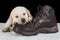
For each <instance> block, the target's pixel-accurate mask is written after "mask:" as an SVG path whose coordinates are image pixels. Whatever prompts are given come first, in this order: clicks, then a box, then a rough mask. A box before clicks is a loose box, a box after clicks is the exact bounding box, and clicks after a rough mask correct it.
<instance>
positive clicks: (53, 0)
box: [0, 0, 60, 22]
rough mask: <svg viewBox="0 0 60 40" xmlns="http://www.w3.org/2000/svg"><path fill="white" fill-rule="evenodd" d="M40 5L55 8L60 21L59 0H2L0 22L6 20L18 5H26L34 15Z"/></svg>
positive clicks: (0, 2)
mask: <svg viewBox="0 0 60 40" xmlns="http://www.w3.org/2000/svg"><path fill="white" fill-rule="evenodd" d="M38 5H41V6H43V5H50V6H52V7H53V8H54V10H55V15H56V19H57V22H60V15H59V10H58V9H59V2H58V0H1V1H0V22H6V21H7V19H8V17H9V15H10V12H11V10H12V9H13V8H14V7H16V6H25V7H26V8H27V9H29V10H30V11H31V14H32V15H33V16H34V15H35V13H36V12H37V6H38Z"/></svg>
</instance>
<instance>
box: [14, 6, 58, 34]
mask: <svg viewBox="0 0 60 40" xmlns="http://www.w3.org/2000/svg"><path fill="white" fill-rule="evenodd" d="M39 8H40V6H38V11H37V13H36V16H35V17H34V18H33V20H32V21H31V22H29V23H27V24H24V25H21V24H16V25H15V27H14V28H13V30H14V32H16V33H18V34H22V35H36V34H38V33H56V32H58V27H57V21H56V17H55V11H54V9H53V8H52V7H51V6H49V5H45V6H42V7H41V9H39Z"/></svg>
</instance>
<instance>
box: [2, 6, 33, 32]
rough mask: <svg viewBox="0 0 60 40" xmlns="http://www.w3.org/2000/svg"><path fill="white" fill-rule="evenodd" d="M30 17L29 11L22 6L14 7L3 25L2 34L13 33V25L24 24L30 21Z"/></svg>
mask: <svg viewBox="0 0 60 40" xmlns="http://www.w3.org/2000/svg"><path fill="white" fill-rule="evenodd" d="M32 18H33V17H32V15H31V14H30V11H29V10H28V9H27V8H25V7H22V6H17V7H15V8H14V9H13V10H12V11H11V13H10V16H9V18H8V20H7V22H6V24H5V27H4V28H3V30H2V31H3V32H11V31H13V27H14V25H15V24H16V23H17V24H26V23H28V22H30V21H31V20H32Z"/></svg>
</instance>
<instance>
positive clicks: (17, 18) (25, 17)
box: [11, 6, 33, 24]
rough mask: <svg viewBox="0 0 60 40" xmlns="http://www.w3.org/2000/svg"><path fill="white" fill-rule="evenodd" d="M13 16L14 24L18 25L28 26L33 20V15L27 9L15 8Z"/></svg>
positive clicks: (12, 12)
mask: <svg viewBox="0 0 60 40" xmlns="http://www.w3.org/2000/svg"><path fill="white" fill-rule="evenodd" d="M11 16H12V19H13V20H12V21H13V22H12V23H13V24H14V23H18V24H26V23H28V22H30V21H31V20H32V18H33V17H32V15H31V14H30V11H29V10H28V9H27V8H25V7H21V6H18V7H15V8H14V9H13V10H12V11H11Z"/></svg>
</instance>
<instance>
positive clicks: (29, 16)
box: [27, 9, 33, 21]
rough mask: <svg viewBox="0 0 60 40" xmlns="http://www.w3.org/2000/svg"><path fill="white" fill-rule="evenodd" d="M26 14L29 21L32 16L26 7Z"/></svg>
mask: <svg viewBox="0 0 60 40" xmlns="http://www.w3.org/2000/svg"><path fill="white" fill-rule="evenodd" d="M27 14H28V18H29V19H28V20H29V21H31V20H32V18H33V16H32V15H31V14H30V11H29V10H28V9H27Z"/></svg>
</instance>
